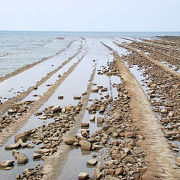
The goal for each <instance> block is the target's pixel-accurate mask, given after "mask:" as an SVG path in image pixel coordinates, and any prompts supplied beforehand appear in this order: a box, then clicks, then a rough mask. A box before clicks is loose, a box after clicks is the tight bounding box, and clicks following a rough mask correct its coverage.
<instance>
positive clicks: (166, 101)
mask: <svg viewBox="0 0 180 180" xmlns="http://www.w3.org/2000/svg"><path fill="white" fill-rule="evenodd" d="M64 39H66V38H61V39H60V40H61V41H64ZM179 150H180V38H179V37H158V38H154V39H132V38H129V39H125V38H114V39H110V38H99V39H93V38H77V39H76V40H72V41H69V44H67V46H66V47H65V48H63V49H59V52H58V53H56V54H55V55H54V56H51V57H48V58H44V59H43V60H40V61H39V62H36V63H34V64H31V65H27V66H25V67H23V68H21V69H19V70H16V71H14V72H12V73H11V74H7V75H6V76H5V77H1V78H0V153H1V156H0V179H1V180H12V179H22V180H38V179H47V180H49V179H58V180H61V179H62V180H64V179H66V180H71V179H79V180H86V179H92V180H95V179H104V180H116V179H122V180H139V179H142V180H150V179H151V180H155V179H162V180H165V179H168V180H178V179H180V152H179Z"/></svg>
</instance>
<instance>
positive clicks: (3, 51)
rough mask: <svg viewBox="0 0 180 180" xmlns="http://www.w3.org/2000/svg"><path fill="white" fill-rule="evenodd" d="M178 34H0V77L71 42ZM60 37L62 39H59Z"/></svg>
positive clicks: (23, 32) (30, 32) (10, 32)
mask: <svg viewBox="0 0 180 180" xmlns="http://www.w3.org/2000/svg"><path fill="white" fill-rule="evenodd" d="M157 36H180V32H45V31H43V32H40V31H0V77H4V76H5V75H6V74H9V73H12V72H13V71H15V70H17V69H19V68H21V67H23V66H25V65H27V64H32V63H34V62H37V61H39V60H41V59H43V58H47V57H50V56H53V55H55V54H56V53H58V52H59V51H60V50H61V49H62V48H64V47H65V46H67V45H68V43H69V42H70V41H71V40H75V39H78V38H81V37H84V38H98V39H101V38H117V37H118V38H121V37H122V38H155V37H157ZM61 38H65V39H62V40H61Z"/></svg>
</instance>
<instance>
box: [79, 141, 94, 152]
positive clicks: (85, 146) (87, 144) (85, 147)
mask: <svg viewBox="0 0 180 180" xmlns="http://www.w3.org/2000/svg"><path fill="white" fill-rule="evenodd" d="M79 144H80V145H81V149H82V150H87V151H90V150H91V143H90V142H88V141H87V140H81V141H80V142H79Z"/></svg>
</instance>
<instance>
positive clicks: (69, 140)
mask: <svg viewBox="0 0 180 180" xmlns="http://www.w3.org/2000/svg"><path fill="white" fill-rule="evenodd" d="M64 142H65V143H66V144H67V145H73V143H74V142H78V139H77V138H75V137H68V138H67V139H66V140H65V141H64Z"/></svg>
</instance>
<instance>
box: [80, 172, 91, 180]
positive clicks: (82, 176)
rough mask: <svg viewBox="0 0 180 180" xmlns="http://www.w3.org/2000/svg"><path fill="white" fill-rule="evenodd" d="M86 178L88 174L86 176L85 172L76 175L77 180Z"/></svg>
mask: <svg viewBox="0 0 180 180" xmlns="http://www.w3.org/2000/svg"><path fill="white" fill-rule="evenodd" d="M88 177H89V174H88V173H87V172H81V173H80V174H79V175H78V179H79V180H86V179H87V178H88Z"/></svg>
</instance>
